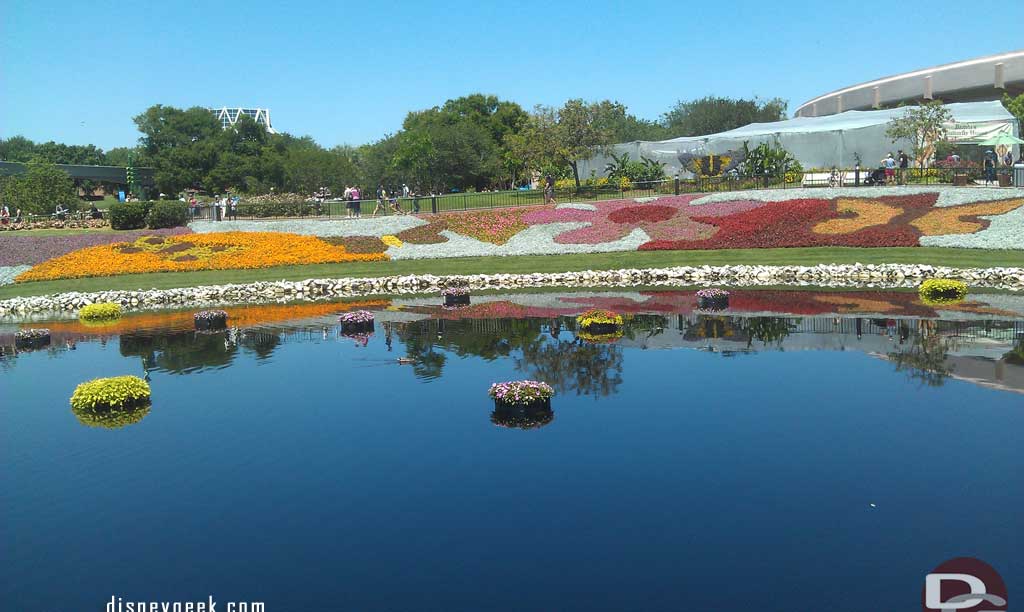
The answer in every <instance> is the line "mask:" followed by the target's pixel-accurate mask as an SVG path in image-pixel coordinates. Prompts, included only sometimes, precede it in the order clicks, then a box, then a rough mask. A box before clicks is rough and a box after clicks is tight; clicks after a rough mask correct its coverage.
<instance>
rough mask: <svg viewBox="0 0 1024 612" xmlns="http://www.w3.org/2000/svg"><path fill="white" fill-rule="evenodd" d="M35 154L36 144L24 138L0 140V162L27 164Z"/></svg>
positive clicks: (16, 137) (15, 137) (14, 137)
mask: <svg viewBox="0 0 1024 612" xmlns="http://www.w3.org/2000/svg"><path fill="white" fill-rule="evenodd" d="M35 154H36V143H34V142H32V141H31V140H29V139H28V138H25V137H24V136H12V137H10V138H6V139H0V160H3V161H9V162H22V163H24V162H27V161H29V160H31V159H32V157H33V156H34V155H35Z"/></svg>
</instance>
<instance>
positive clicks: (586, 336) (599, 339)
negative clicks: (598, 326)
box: [576, 327, 622, 344]
mask: <svg viewBox="0 0 1024 612" xmlns="http://www.w3.org/2000/svg"><path fill="white" fill-rule="evenodd" d="M589 330H590V328H587V330H582V329H581V330H578V331H577V332H576V337H577V338H579V339H580V340H583V341H584V342H590V343H591V344H610V343H612V342H617V341H618V340H619V338H621V337H622V328H621V327H620V328H613V331H607V332H591V331H589Z"/></svg>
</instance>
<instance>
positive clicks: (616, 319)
mask: <svg viewBox="0 0 1024 612" xmlns="http://www.w3.org/2000/svg"><path fill="white" fill-rule="evenodd" d="M622 323H623V321H622V315H620V314H618V313H616V312H612V311H610V310H601V309H599V308H593V309H591V310H588V311H586V312H584V313H583V314H581V315H579V316H578V317H576V324H577V325H578V326H579V327H580V329H586V328H588V327H590V326H592V325H601V326H604V325H610V326H615V327H619V326H621V325H622Z"/></svg>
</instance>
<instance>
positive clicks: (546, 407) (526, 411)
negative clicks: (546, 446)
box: [491, 401, 555, 429]
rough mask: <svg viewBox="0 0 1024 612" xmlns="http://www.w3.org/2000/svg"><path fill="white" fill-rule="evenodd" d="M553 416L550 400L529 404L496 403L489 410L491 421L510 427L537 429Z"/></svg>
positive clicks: (548, 421)
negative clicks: (491, 409)
mask: <svg viewBox="0 0 1024 612" xmlns="http://www.w3.org/2000/svg"><path fill="white" fill-rule="evenodd" d="M554 418H555V412H554V411H553V410H551V402H550V401H547V402H538V403H536V404H533V405H531V406H511V405H506V404H496V405H495V406H494V411H493V412H491V422H492V423H494V424H495V425H498V426H500V427H508V428H511V429H538V428H540V427H544V426H545V425H547V424H548V423H550V422H551V421H553V420H554Z"/></svg>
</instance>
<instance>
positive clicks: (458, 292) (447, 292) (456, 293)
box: [441, 287, 469, 297]
mask: <svg viewBox="0 0 1024 612" xmlns="http://www.w3.org/2000/svg"><path fill="white" fill-rule="evenodd" d="M441 295H442V296H444V297H448V296H452V297H461V296H463V295H469V287H445V288H444V289H442V290H441Z"/></svg>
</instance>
